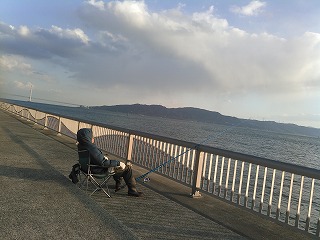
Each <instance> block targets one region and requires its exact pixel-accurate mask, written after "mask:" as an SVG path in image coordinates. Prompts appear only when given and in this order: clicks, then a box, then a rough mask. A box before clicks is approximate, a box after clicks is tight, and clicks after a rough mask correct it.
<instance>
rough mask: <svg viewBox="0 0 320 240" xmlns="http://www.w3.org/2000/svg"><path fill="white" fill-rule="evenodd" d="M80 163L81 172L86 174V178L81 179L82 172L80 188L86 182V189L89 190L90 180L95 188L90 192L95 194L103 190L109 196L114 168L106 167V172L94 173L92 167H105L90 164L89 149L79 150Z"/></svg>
mask: <svg viewBox="0 0 320 240" xmlns="http://www.w3.org/2000/svg"><path fill="white" fill-rule="evenodd" d="M78 155H79V164H80V172H81V173H82V174H83V175H84V177H85V179H84V180H81V174H80V188H81V187H82V186H83V184H84V183H86V185H87V187H86V191H88V185H89V182H91V183H92V184H93V186H94V187H95V189H94V190H93V192H92V193H91V194H90V195H92V194H94V193H95V192H97V191H99V190H102V191H103V192H104V193H105V194H106V195H107V196H108V197H109V198H110V197H111V196H110V191H109V188H108V185H107V183H108V181H109V179H110V178H111V177H112V176H113V175H114V174H115V172H114V168H113V167H109V168H105V169H106V170H107V171H106V172H105V173H101V174H100V173H99V174H96V173H92V168H104V167H101V166H98V165H92V164H90V153H89V151H88V150H79V151H78Z"/></svg>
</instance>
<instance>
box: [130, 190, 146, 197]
mask: <svg viewBox="0 0 320 240" xmlns="http://www.w3.org/2000/svg"><path fill="white" fill-rule="evenodd" d="M142 195H143V193H142V192H136V191H135V192H128V196H131V197H141V196H142Z"/></svg>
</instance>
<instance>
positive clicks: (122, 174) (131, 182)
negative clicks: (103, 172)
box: [113, 166, 137, 192]
mask: <svg viewBox="0 0 320 240" xmlns="http://www.w3.org/2000/svg"><path fill="white" fill-rule="evenodd" d="M121 178H123V180H124V181H125V183H126V185H127V186H128V191H129V192H136V191H137V188H136V185H137V182H136V179H135V178H134V177H133V174H132V168H131V166H126V168H125V169H124V170H118V171H117V172H116V174H115V175H113V179H114V180H115V181H116V182H121Z"/></svg>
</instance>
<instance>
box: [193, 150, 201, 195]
mask: <svg viewBox="0 0 320 240" xmlns="http://www.w3.org/2000/svg"><path fill="white" fill-rule="evenodd" d="M203 159H204V152H201V151H199V150H198V149H197V150H196V157H195V167H194V173H195V174H194V176H193V182H192V193H191V195H192V197H193V198H199V197H201V193H200V191H199V190H200V185H201V177H202V168H203Z"/></svg>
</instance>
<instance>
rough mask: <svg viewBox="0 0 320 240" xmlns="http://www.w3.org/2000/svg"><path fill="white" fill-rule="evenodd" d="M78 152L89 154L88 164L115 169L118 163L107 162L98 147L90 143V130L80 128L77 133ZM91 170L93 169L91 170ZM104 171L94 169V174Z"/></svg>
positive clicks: (114, 161) (115, 161) (113, 161)
mask: <svg viewBox="0 0 320 240" xmlns="http://www.w3.org/2000/svg"><path fill="white" fill-rule="evenodd" d="M77 140H78V150H88V151H89V153H90V163H91V164H94V165H99V166H102V167H117V166H119V165H120V162H119V161H117V160H108V159H106V158H105V157H104V155H103V153H102V152H101V150H100V149H98V147H97V146H96V145H95V144H94V143H92V130H91V129H90V128H82V129H80V130H79V131H78V132H77ZM92 170H93V169H92ZM102 171H105V169H96V168H95V170H94V171H93V172H94V173H100V172H102Z"/></svg>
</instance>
